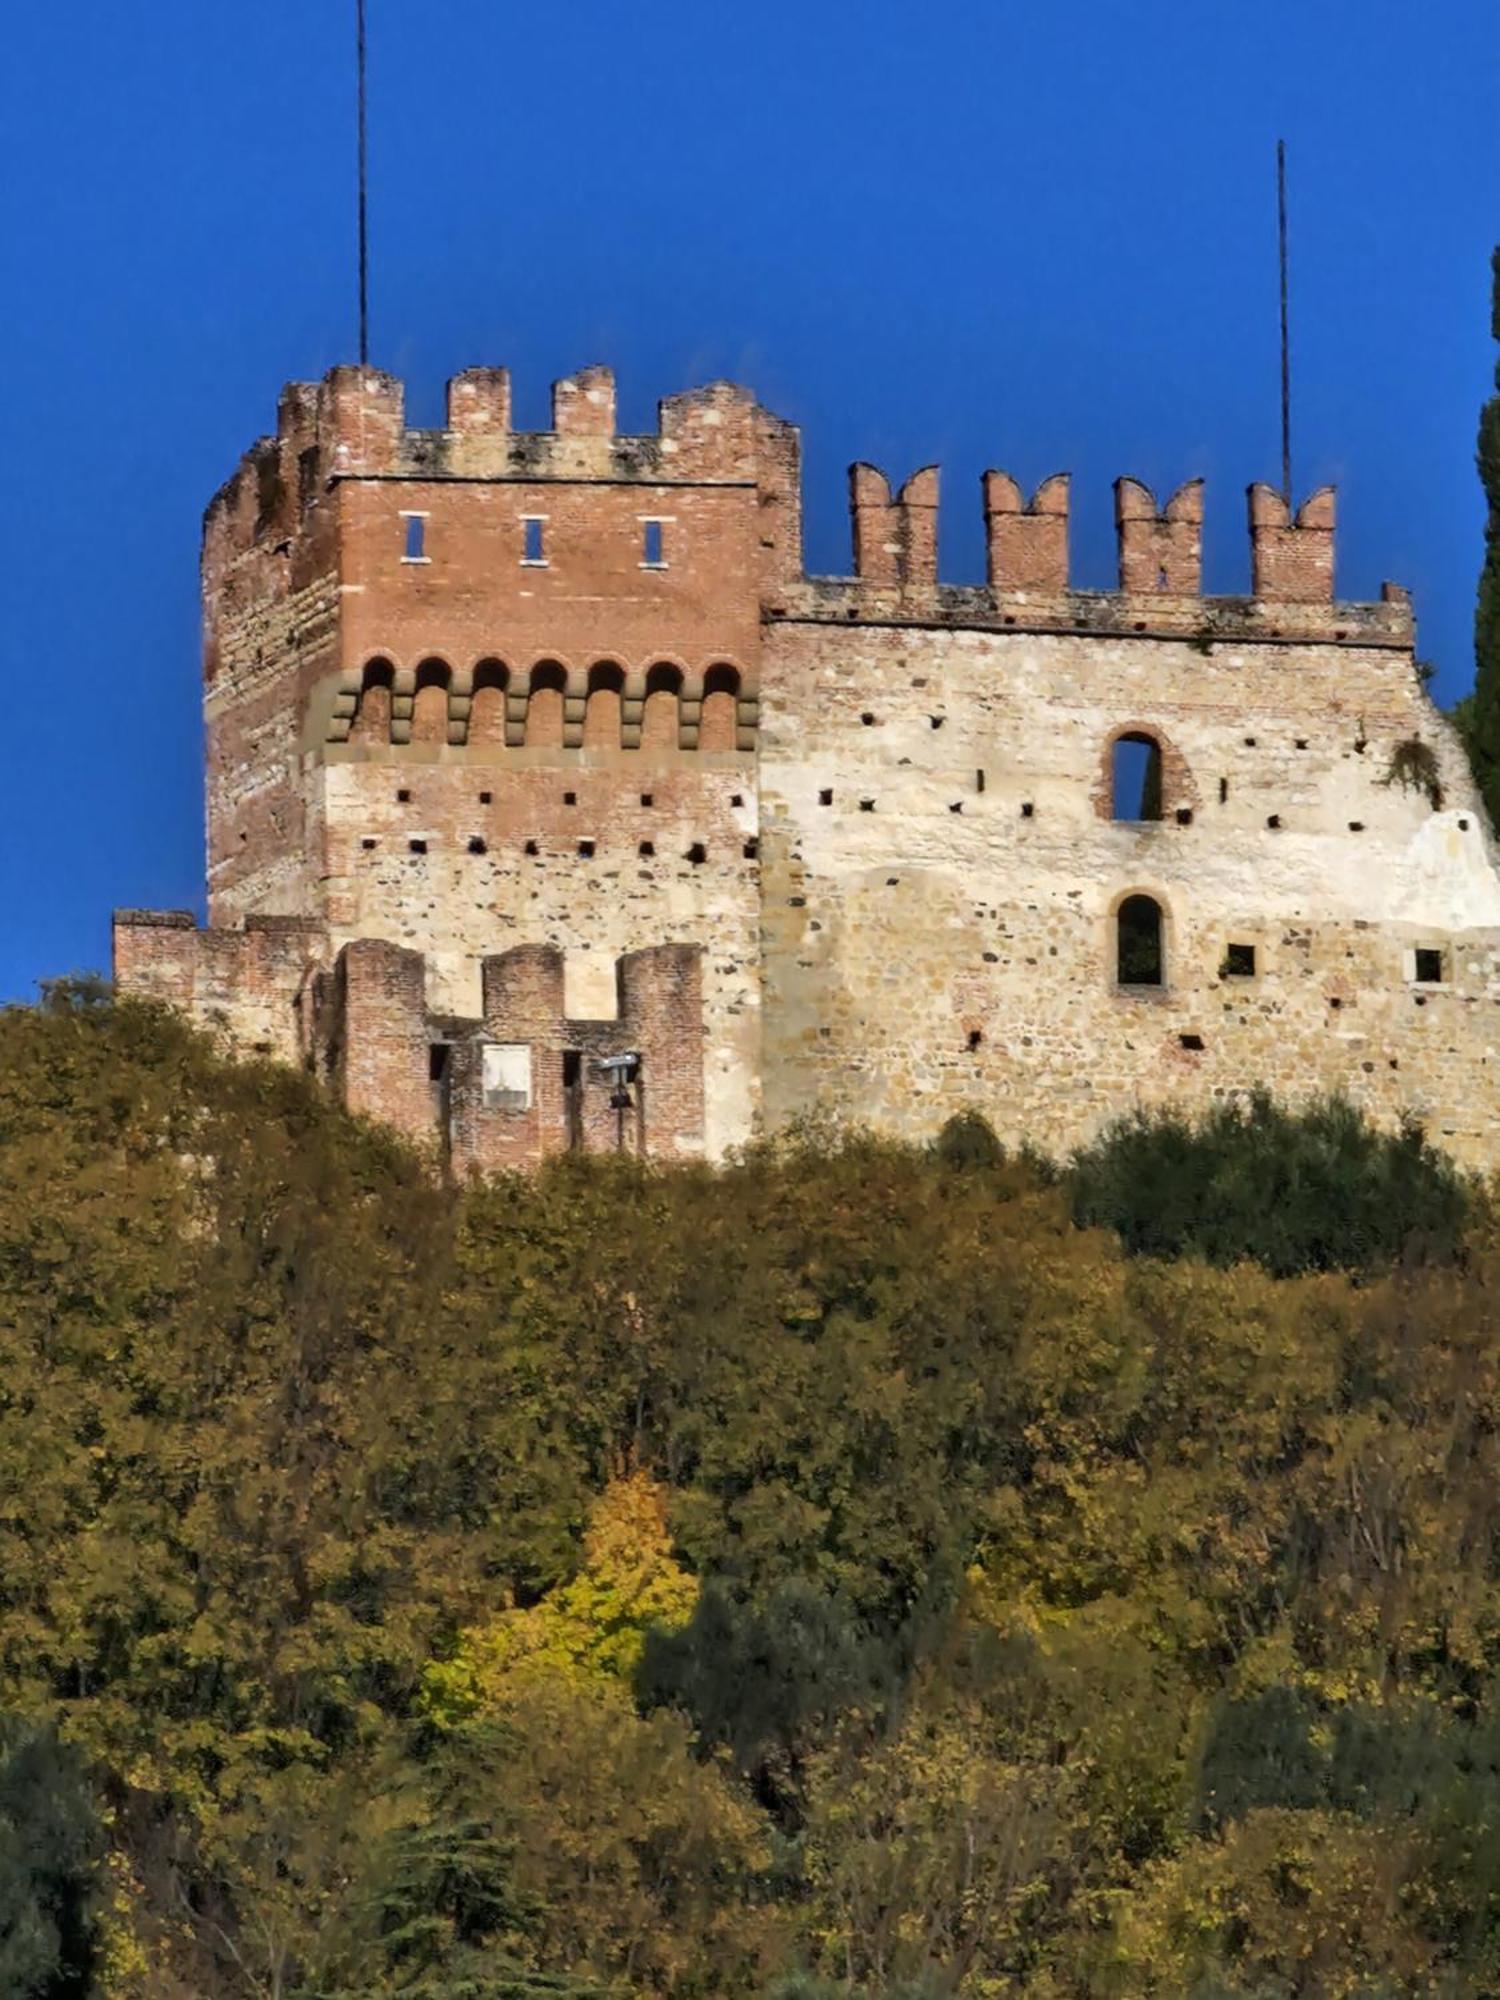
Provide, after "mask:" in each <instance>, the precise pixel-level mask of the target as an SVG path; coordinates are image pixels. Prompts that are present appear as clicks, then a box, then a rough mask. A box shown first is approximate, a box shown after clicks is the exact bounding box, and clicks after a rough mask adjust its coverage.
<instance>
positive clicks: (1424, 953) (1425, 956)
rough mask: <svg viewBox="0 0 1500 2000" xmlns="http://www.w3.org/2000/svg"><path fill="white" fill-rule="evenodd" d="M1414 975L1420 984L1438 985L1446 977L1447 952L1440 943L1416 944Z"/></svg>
mask: <svg viewBox="0 0 1500 2000" xmlns="http://www.w3.org/2000/svg"><path fill="white" fill-rule="evenodd" d="M1413 956H1414V958H1415V960H1416V966H1415V971H1414V975H1413V976H1414V977H1415V978H1416V980H1417V983H1418V984H1419V985H1421V986H1440V985H1441V984H1442V982H1443V981H1444V980H1445V979H1446V978H1447V977H1448V954H1447V953H1446V952H1445V951H1444V950H1443V948H1442V946H1441V945H1420V944H1419V945H1418V946H1417V949H1416V951H1415V953H1414V954H1413Z"/></svg>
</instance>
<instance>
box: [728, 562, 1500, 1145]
mask: <svg viewBox="0 0 1500 2000" xmlns="http://www.w3.org/2000/svg"><path fill="white" fill-rule="evenodd" d="M827 596H828V593H827V592H826V591H824V592H821V593H820V592H818V591H816V590H809V592H808V593H807V595H806V598H805V600H804V602H803V604H802V606H801V608H800V609H801V616H800V618H799V617H798V616H795V615H794V617H793V618H792V619H790V620H789V621H787V622H783V623H781V624H778V625H774V626H773V627H772V629H771V632H770V634H769V638H768V645H767V651H766V655H765V671H764V681H763V704H762V755H761V813H762V869H763V884H764V913H763V941H764V964H765V993H764V1066H765V1108H766V1115H767V1118H768V1120H769V1121H770V1122H772V1123H773V1124H774V1123H779V1122H781V1121H783V1120H784V1119H786V1118H787V1117H789V1116H791V1115H793V1114H794V1113H796V1112H798V1111H801V1110H804V1109H806V1108H808V1107H810V1106H812V1105H814V1104H827V1105H832V1106H835V1107H837V1108H839V1109H840V1110H842V1111H844V1112H847V1113H848V1114H849V1115H851V1116H854V1117H858V1118H867V1119H870V1120H872V1121H873V1122H874V1123H876V1124H877V1125H879V1126H881V1127H883V1128H884V1129H887V1130H891V1131H895V1132H899V1133H902V1134H906V1135H909V1136H912V1137H924V1136H928V1135H930V1134H932V1133H933V1132H935V1131H936V1130H937V1129H938V1128H939V1127H940V1126H941V1124H942V1123H943V1121H944V1120H945V1119H946V1118H947V1117H948V1116H950V1115H951V1114H953V1113H954V1112H957V1111H960V1110H962V1109H965V1108H968V1107H973V1108H975V1109H977V1110H979V1111H981V1112H982V1113H983V1114H984V1115H985V1116H986V1117H987V1118H989V1119H990V1121H991V1122H992V1123H993V1124H994V1126H995V1127H996V1129H997V1131H999V1132H1000V1133H1001V1134H1002V1136H1003V1137H1005V1138H1006V1139H1008V1140H1011V1141H1020V1140H1022V1139H1030V1140H1032V1141H1034V1142H1035V1143H1037V1144H1039V1145H1041V1146H1043V1147H1045V1148H1048V1149H1051V1150H1054V1151H1057V1150H1064V1149H1066V1148H1069V1147H1071V1146H1073V1145H1075V1144H1077V1143H1079V1142H1080V1141H1082V1140H1085V1139H1087V1138H1088V1137H1089V1136H1090V1135H1091V1134H1092V1133H1093V1132H1095V1131H1096V1130H1097V1129H1098V1128H1099V1126H1100V1125H1101V1124H1102V1123H1103V1122H1104V1121H1105V1120H1106V1119H1108V1118H1109V1117H1111V1116H1113V1115H1116V1114H1117V1113H1118V1112H1119V1111H1120V1110H1122V1109H1124V1108H1125V1107H1127V1106H1129V1105H1131V1104H1138V1103H1139V1104H1153V1103H1160V1102H1163V1101H1168V1100H1174V1099H1175V1100H1183V1101H1196V1102H1201V1101H1203V1100H1204V1099H1205V1098H1206V1097H1209V1096H1212V1095H1217V1094H1223V1093H1225V1092H1230V1091H1243V1090H1246V1089H1248V1088H1250V1087H1251V1086H1253V1085H1254V1084H1256V1083H1259V1082H1264V1083H1266V1084H1267V1085H1269V1086H1270V1087H1271V1088H1272V1089H1273V1090H1275V1091H1277V1092H1278V1093H1279V1094H1282V1095H1284V1096H1287V1097H1290V1098H1296V1097H1300V1096H1304V1095H1306V1094H1307V1093H1309V1092H1310V1091H1314V1090H1319V1089H1331V1088H1339V1089H1343V1090H1346V1091H1347V1092H1348V1093H1349V1094H1350V1096H1352V1097H1353V1098H1354V1099H1355V1100H1356V1101H1358V1102H1360V1103H1362V1104H1364V1105H1365V1106H1367V1107H1368V1108H1369V1109H1370V1110H1371V1111H1372V1112H1373V1113H1374V1114H1376V1115H1377V1116H1379V1117H1381V1118H1383V1119H1385V1120H1391V1119H1393V1118H1395V1117H1396V1116H1398V1115H1399V1114H1400V1113H1401V1112H1403V1111H1405V1110H1408V1109H1409V1110H1413V1111H1416V1112H1418V1113H1419V1114H1420V1115H1421V1116H1422V1117H1423V1118H1424V1119H1425V1120H1426V1121H1427V1122H1428V1125H1429V1129H1430V1130H1431V1131H1432V1132H1433V1135H1434V1136H1435V1137H1437V1138H1438V1139H1440V1140H1441V1141H1442V1142H1443V1143H1445V1144H1446V1145H1447V1146H1449V1147H1450V1149H1451V1150H1452V1151H1454V1152H1455V1153H1456V1154H1458V1155H1459V1156H1460V1157H1462V1158H1465V1159H1468V1160H1471V1161H1475V1162H1479V1161H1488V1160H1489V1159H1490V1158H1492V1154H1493V1144H1494V1129H1493V1121H1494V1113H1495V1110H1496V1105H1497V1100H1496V1070H1495V1065H1496V1063H1497V1061H1500V879H1497V877H1496V874H1495V871H1494V866H1493V861H1494V856H1493V851H1492V847H1491V843H1490V840H1489V836H1488V833H1487V830H1486V826H1485V822H1484V817H1483V814H1482V812H1481V810H1480V808H1479V803H1478V800H1477V797H1476V794H1475V791H1474V787H1473V784H1472V781H1471V779H1470V777H1469V774H1468V771H1467V767H1466V765H1465V762H1464V759H1463V756H1462V753H1461V751H1460V750H1459V748H1458V746H1457V744H1456V742H1455V741H1454V739H1453V738H1452V736H1451V733H1450V732H1449V730H1448V728H1447V726H1446V725H1445V724H1444V723H1443V722H1442V720H1441V718H1440V717H1439V716H1438V715H1437V713H1436V711H1435V710H1434V709H1433V707H1432V706H1431V704H1430V703H1429V702H1428V700H1427V698H1426V696H1425V694H1424V693H1423V692H1422V690H1421V688H1420V686H1419V683H1418V681H1417V679H1416V677H1415V674H1414V672H1413V669H1412V662H1411V654H1410V650H1409V645H1408V644H1406V643H1404V642H1403V641H1402V640H1401V639H1400V637H1399V634H1397V635H1396V636H1392V637H1390V638H1383V637H1381V635H1380V634H1379V633H1378V631H1377V632H1375V633H1374V634H1373V635H1371V636H1374V637H1375V638H1377V639H1378V640H1379V643H1376V644H1361V643H1359V638H1360V635H1359V634H1358V633H1353V634H1352V635H1351V634H1348V633H1347V632H1346V636H1344V637H1342V638H1336V637H1334V630H1335V629H1336V628H1334V627H1333V625H1332V619H1333V618H1334V617H1338V618H1341V619H1343V620H1345V623H1346V626H1347V625H1348V624H1349V623H1351V622H1352V621H1351V620H1350V618H1349V614H1348V613H1347V611H1346V609H1345V608H1344V607H1334V608H1333V611H1332V612H1331V613H1330V617H1329V631H1328V636H1327V637H1326V638H1315V639H1313V640H1309V641H1307V642H1304V643H1297V642H1295V641H1288V642H1285V643H1280V642H1278V643H1252V642H1247V641H1236V640H1233V639H1228V640H1210V639H1208V638H1206V637H1205V636H1204V630H1203V628H1204V622H1205V613H1204V611H1203V609H1202V608H1201V607H1200V608H1198V609H1196V610H1195V611H1194V612H1193V614H1192V615H1193V617H1194V619H1195V620H1196V622H1197V627H1198V630H1197V632H1196V633H1195V635H1194V636H1193V637H1187V636H1184V637H1182V638H1171V637H1156V636H1150V635H1149V632H1143V633H1142V634H1141V635H1139V636H1138V635H1137V633H1136V632H1135V631H1133V630H1132V629H1131V627H1132V626H1134V625H1135V624H1137V623H1139V624H1140V625H1141V626H1143V627H1150V628H1156V627H1159V626H1162V625H1165V626H1168V627H1170V625H1171V623H1172V622H1173V618H1172V615H1171V610H1172V607H1168V606H1166V605H1164V604H1163V605H1158V606H1155V607H1153V608H1152V611H1151V616H1150V618H1149V619H1142V620H1140V621H1136V620H1133V619H1131V618H1129V617H1128V616H1125V615H1123V611H1124V609H1126V608H1128V607H1120V608H1119V612H1118V614H1117V615H1116V616H1115V617H1114V620H1113V622H1114V623H1115V625H1116V626H1117V628H1118V629H1117V630H1116V631H1115V632H1114V633H1113V634H1110V633H1104V632H1101V633H1097V634H1096V633H1091V634H1089V635H1088V636H1079V635H1077V634H1072V635H1069V634H1065V633H1063V632H1060V631H1059V632H1056V633H1049V632H1029V633H1019V632H1017V633H1011V632H1004V631H973V630H968V631H966V630H961V629H952V628H951V627H950V626H946V625H943V624H941V623H939V622H937V620H936V619H935V618H934V619H933V620H931V621H929V622H927V623H923V622H921V621H920V620H913V621H911V622H909V623H906V624H903V623H901V622H900V620H899V619H898V618H897V616H896V615H895V613H894V612H892V613H890V614H888V617H889V622H887V623H883V624H874V625H868V626H863V627H856V628H855V629H849V627H848V625H847V623H844V624H835V623H832V622H828V621H827V619H826V616H825V614H826V613H827V611H828V610H829V608H830V607H829V605H828V602H827ZM929 608H930V609H933V610H935V609H936V607H929ZM1032 609H1033V615H1034V614H1035V607H1033V608H1032ZM1057 609H1058V612H1059V616H1058V619H1057V622H1058V623H1061V622H1062V618H1061V609H1062V607H1057ZM1183 609H1184V607H1177V610H1178V611H1179V613H1180V612H1181V611H1182V610H1183ZM1281 615H1282V616H1285V615H1286V614H1285V613H1284V612H1283V613H1282V614H1281ZM1303 622H1308V621H1306V620H1304V621H1303ZM1312 623H1313V624H1314V626H1316V620H1313V621H1312ZM1187 629H1188V628H1187V627H1186V623H1185V621H1184V631H1185V633H1186V630H1187ZM1122 730H1136V731H1141V732H1151V733H1153V734H1154V735H1155V736H1156V737H1157V738H1158V739H1159V741H1160V742H1161V745H1162V753H1163V754H1162V785H1163V799H1162V806H1163V818H1162V819H1161V820H1160V821H1158V822H1145V823H1137V824H1130V823H1117V822H1115V821H1113V820H1112V819H1111V818H1110V817H1109V812H1110V784H1109V769H1110V754H1109V753H1110V745H1111V742H1112V739H1113V738H1114V737H1115V736H1116V735H1117V734H1118V733H1119V732H1121V731H1122ZM1413 738H1415V739H1420V740H1421V741H1424V742H1425V743H1427V744H1429V745H1431V746H1432V747H1433V749H1434V751H1435V752H1436V754H1437V756H1438V758H1439V762H1440V769H1441V782H1442V787H1443V794H1444V796H1443V806H1442V810H1440V811H1439V810H1434V808H1433V805H1432V804H1431V802H1430V800H1429V799H1428V797H1427V796H1426V795H1425V794H1424V793H1423V792H1422V791H1421V790H1420V789H1419V788H1416V787H1413V788H1411V789H1403V787H1402V786H1401V784H1400V783H1397V782H1390V781H1389V777H1390V770H1391V760H1392V755H1393V752H1394V750H1395V748H1396V746H1397V744H1398V743H1401V742H1404V741H1406V740H1408V739H1413ZM825 801H826V802H825ZM1273 821H1274V822H1275V824H1273V823H1272V822H1273ZM1132 892H1144V893H1146V894H1149V895H1151V896H1152V897H1154V898H1156V899H1157V900H1158V902H1159V903H1160V904H1161V906H1162V907H1163V909H1164V911H1165V913H1166V939H1165V944H1166V982H1165V985H1164V986H1163V987H1162V988H1161V989H1160V990H1159V991H1149V990H1145V991H1143V990H1140V989H1130V990H1124V991H1122V990H1121V989H1120V988H1119V986H1118V983H1117V980H1116V977H1115V973H1116V962H1115V929H1114V919H1115V911H1116V910H1117V908H1118V905H1119V902H1120V900H1121V899H1122V898H1123V897H1124V896H1126V895H1127V894H1130V893H1132ZM1231 943H1236V944H1247V945H1251V946H1253V947H1254V949H1255V956H1256V972H1255V974H1254V976H1253V977H1249V978H1246V977H1236V976H1231V975H1230V974H1229V973H1228V972H1227V971H1226V970H1225V969H1224V968H1225V959H1226V949H1227V947H1228V945H1230V944H1231ZM1418 946H1421V947H1424V948H1436V949H1438V950H1440V951H1441V952H1442V953H1443V954H1444V961H1443V962H1444V968H1445V974H1446V976H1445V978H1444V979H1442V980H1441V981H1437V982H1429V983H1419V982H1418V981H1417V980H1416V979H1415V978H1414V976H1413V975H1414V971H1415V969H1416V966H1415V959H1414V952H1415V950H1416V948H1417V947H1418Z"/></svg>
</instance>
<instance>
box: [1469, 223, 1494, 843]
mask: <svg viewBox="0 0 1500 2000" xmlns="http://www.w3.org/2000/svg"><path fill="white" fill-rule="evenodd" d="M1490 270H1491V275H1492V280H1493V291H1492V299H1491V307H1490V331H1491V333H1492V334H1493V336H1494V338H1495V339H1496V340H1497V341H1500V249H1497V250H1496V251H1495V252H1494V254H1493V255H1492V257H1491V259H1490ZM1495 386H1496V389H1497V390H1500V363H1497V364H1496V368H1495ZM1478 460H1479V478H1480V482H1481V484H1482V485H1483V487H1484V495H1485V501H1486V503H1487V504H1486V512H1485V523H1484V568H1483V569H1482V570H1481V571H1480V573H1479V600H1478V603H1477V604H1476V606H1475V610H1474V692H1473V694H1472V696H1471V697H1470V698H1469V700H1468V701H1467V702H1465V703H1464V704H1463V707H1464V711H1465V712H1464V715H1463V718H1462V725H1461V726H1462V727H1463V731H1464V737H1465V740H1466V742H1467V745H1468V751H1469V761H1470V762H1471V764H1472V765H1473V767H1474V775H1475V777H1476V778H1477V779H1478V780H1479V788H1480V790H1481V792H1482V793H1483V794H1484V803H1485V806H1486V808H1487V809H1488V812H1489V816H1490V823H1491V824H1492V825H1494V826H1500V394H1496V395H1493V396H1491V397H1490V399H1489V401H1488V402H1487V403H1486V404H1485V406H1484V408H1483V410H1482V411H1481V412H1480V416H1479V452H1478Z"/></svg>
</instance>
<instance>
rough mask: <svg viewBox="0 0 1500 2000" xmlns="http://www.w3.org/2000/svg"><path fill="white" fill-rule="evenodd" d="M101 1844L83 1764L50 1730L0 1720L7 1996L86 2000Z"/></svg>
mask: <svg viewBox="0 0 1500 2000" xmlns="http://www.w3.org/2000/svg"><path fill="white" fill-rule="evenodd" d="M103 1845H104V1843H103V1838H102V1835H101V1831H100V1827H99V1822H98V1819H97V1817H96V1815H95V1811H94V1803H93V1799H92V1797H91V1795H90V1792H89V1789H88V1786H87V1783H86V1782H85V1779H84V1776H83V1771H82V1768H81V1766H80V1763H79V1760H78V1759H77V1757H76V1756H75V1755H73V1754H72V1753H71V1752H70V1751H68V1750H67V1749H66V1748H65V1747H64V1746H62V1745H61V1744H59V1742H58V1741H57V1738H56V1736H55V1735H54V1734H53V1732H52V1731H51V1730H50V1729H33V1728H27V1727H25V1726H23V1725H22V1724H21V1723H19V1722H16V1721H12V1722H5V1721H3V1720H0V1992H3V1993H5V1994H6V1995H8V1996H10V2000H89V1996H91V1995H92V1994H93V1993H94V1992H95V1985H94V1977H95V1971H96V1968H97V1964H98V1959H99V1937H98V1920H97V1919H98V1912H97V1898H98V1887H99V1864H100V1860H101V1858H102V1854H103Z"/></svg>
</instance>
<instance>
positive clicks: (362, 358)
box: [356, 0, 370, 368]
mask: <svg viewBox="0 0 1500 2000" xmlns="http://www.w3.org/2000/svg"><path fill="white" fill-rule="evenodd" d="M356 13H357V21H358V32H359V365H360V367H361V368H364V367H366V366H368V364H369V360H370V213H369V210H370V201H369V153H368V143H367V137H366V122H365V0H356Z"/></svg>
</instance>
